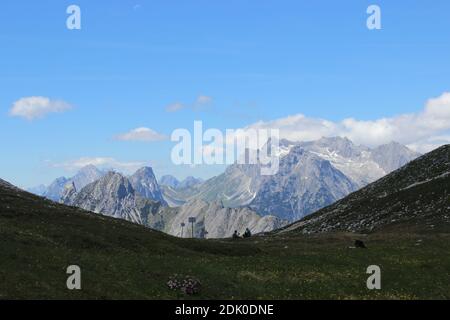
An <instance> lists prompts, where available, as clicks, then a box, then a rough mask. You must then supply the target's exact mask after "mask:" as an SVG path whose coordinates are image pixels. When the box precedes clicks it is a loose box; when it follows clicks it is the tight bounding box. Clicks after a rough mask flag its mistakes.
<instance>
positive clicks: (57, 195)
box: [30, 165, 104, 201]
mask: <svg viewBox="0 0 450 320" xmlns="http://www.w3.org/2000/svg"><path fill="white" fill-rule="evenodd" d="M103 175H104V172H103V171H100V170H98V169H97V168H96V167H95V166H93V165H88V166H85V167H83V168H81V169H80V170H79V171H78V172H77V174H75V175H74V176H73V177H72V178H65V177H60V178H57V179H55V180H54V181H53V182H52V183H51V184H50V185H49V186H48V187H47V188H46V189H45V190H41V191H40V192H39V193H38V192H36V191H35V190H30V192H31V193H34V194H36V195H38V196H43V197H46V198H47V199H50V200H53V201H59V200H60V199H61V196H62V195H63V193H64V188H65V186H66V185H67V184H72V182H73V183H74V185H75V187H76V189H77V190H81V189H82V188H83V187H84V186H86V185H88V184H89V183H92V182H94V181H96V180H98V179H100V178H101V177H102V176H103Z"/></svg>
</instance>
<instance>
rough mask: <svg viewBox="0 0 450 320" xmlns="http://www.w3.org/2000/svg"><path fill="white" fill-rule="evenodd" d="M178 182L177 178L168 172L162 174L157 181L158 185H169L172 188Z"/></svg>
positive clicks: (176, 185) (174, 187) (175, 186)
mask: <svg viewBox="0 0 450 320" xmlns="http://www.w3.org/2000/svg"><path fill="white" fill-rule="evenodd" d="M179 184H180V181H178V179H177V178H175V177H174V176H172V175H170V174H168V175H165V176H162V177H161V179H160V181H159V185H160V186H167V187H170V188H173V189H176V188H177V187H178V185H179Z"/></svg>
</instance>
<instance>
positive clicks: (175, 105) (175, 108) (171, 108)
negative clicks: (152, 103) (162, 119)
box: [166, 102, 184, 112]
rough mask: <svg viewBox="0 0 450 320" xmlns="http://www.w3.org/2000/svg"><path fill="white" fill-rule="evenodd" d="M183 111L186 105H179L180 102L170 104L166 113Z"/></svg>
mask: <svg viewBox="0 0 450 320" xmlns="http://www.w3.org/2000/svg"><path fill="white" fill-rule="evenodd" d="M181 109H184V104H182V103H179V102H176V103H172V104H169V105H168V106H167V107H166V111H167V112H177V111H179V110H181Z"/></svg>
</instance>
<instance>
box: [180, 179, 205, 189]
mask: <svg viewBox="0 0 450 320" xmlns="http://www.w3.org/2000/svg"><path fill="white" fill-rule="evenodd" d="M202 182H203V180H202V179H199V178H195V177H192V176H189V177H187V178H186V179H184V180H183V181H181V182H180V183H179V184H178V186H177V189H185V188H192V187H193V186H195V185H198V184H200V183H202Z"/></svg>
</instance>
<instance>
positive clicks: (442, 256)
mask: <svg viewBox="0 0 450 320" xmlns="http://www.w3.org/2000/svg"><path fill="white" fill-rule="evenodd" d="M355 238H361V239H363V240H364V241H365V243H366V245H367V246H368V249H366V250H364V249H351V248H349V246H352V245H353V241H354V239H355ZM449 247H450V236H449V229H448V226H447V225H440V226H435V227H433V228H430V227H429V226H426V225H424V226H422V227H417V226H416V225H415V224H412V225H404V224H403V225H393V226H392V227H390V229H386V230H385V231H384V232H383V233H380V232H378V233H374V234H371V235H369V236H364V235H353V234H344V233H337V234H328V235H321V236H319V235H315V236H304V235H301V234H294V235H278V236H271V237H254V238H251V239H249V240H238V241H232V240H221V241H218V240H190V239H177V238H173V237H170V236H167V235H165V234H162V233H160V232H156V231H151V230H149V229H146V228H144V227H141V226H138V225H133V224H131V223H127V222H125V221H120V220H114V219H110V218H107V217H102V216H97V215H94V214H89V213H86V212H83V211H81V210H78V209H75V208H69V207H65V206H61V205H57V204H55V203H52V202H49V201H46V200H43V199H41V198H38V197H36V196H33V195H31V194H28V193H24V192H21V191H19V190H15V189H11V188H8V187H0V257H1V258H0V299H11V298H12V299H22V298H26V299H27V298H33V299H34V298H38V299H132V298H139V299H178V298H188V299H189V298H198V299H219V298H220V299H250V298H252V299H253V298H256V299H311V298H318V299H330V298H331V299H335V298H336V299H356V298H363V299H380V298H388V299H417V298H420V299H429V298H438V299H450V285H449V281H448V280H449V276H450V274H449V272H450V254H449ZM71 264H77V265H79V266H80V267H81V269H82V290H80V291H69V290H67V289H66V285H65V284H66V279H67V278H66V277H67V275H66V274H65V270H66V268H67V266H68V265H71ZM371 264H377V265H379V266H380V267H381V269H382V290H380V291H369V290H367V289H366V285H365V283H366V278H367V275H366V274H365V271H366V268H367V266H369V265H371ZM174 274H182V275H191V276H194V277H196V278H198V279H199V280H200V281H201V283H202V291H201V292H200V293H199V294H198V295H196V296H185V295H184V294H182V293H180V292H176V291H170V290H169V289H168V288H167V286H166V282H167V280H168V279H169V277H170V276H172V275H174Z"/></svg>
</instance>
